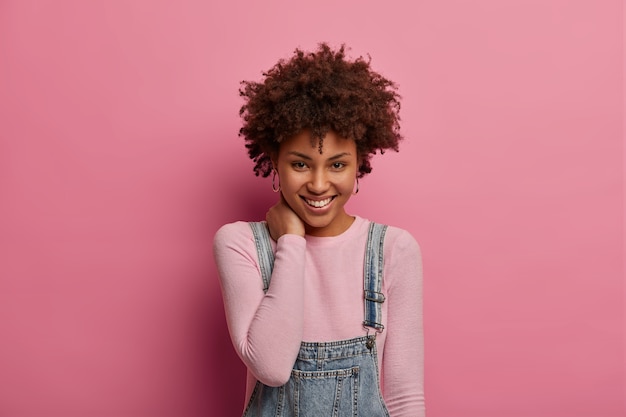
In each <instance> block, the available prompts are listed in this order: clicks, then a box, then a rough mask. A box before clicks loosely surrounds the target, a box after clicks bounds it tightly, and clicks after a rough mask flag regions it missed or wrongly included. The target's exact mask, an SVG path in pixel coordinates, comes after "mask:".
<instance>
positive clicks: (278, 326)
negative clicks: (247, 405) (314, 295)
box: [213, 222, 306, 386]
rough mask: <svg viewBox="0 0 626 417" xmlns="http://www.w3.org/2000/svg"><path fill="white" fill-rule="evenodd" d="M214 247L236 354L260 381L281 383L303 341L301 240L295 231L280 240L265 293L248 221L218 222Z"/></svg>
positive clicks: (275, 384) (285, 379) (286, 375)
mask: <svg viewBox="0 0 626 417" xmlns="http://www.w3.org/2000/svg"><path fill="white" fill-rule="evenodd" d="M213 249H214V255H215V261H216V264H217V268H218V272H219V277H220V284H221V288H222V296H223V298H224V307H225V310H226V320H227V322H228V328H229V331H230V336H231V339H232V342H233V345H234V346H235V349H236V351H237V353H238V355H239V357H240V358H241V359H242V360H243V362H244V363H245V364H246V366H247V367H248V369H249V370H250V371H251V372H252V374H253V375H254V376H255V377H256V378H257V379H258V380H259V381H261V382H262V383H264V384H266V385H269V386H280V385H283V384H284V383H286V382H287V380H288V379H289V376H290V374H291V370H292V368H293V364H294V362H295V360H296V357H297V354H298V350H299V348H300V342H301V340H302V329H303V321H304V311H303V301H304V287H303V281H304V264H305V249H306V242H305V240H304V238H303V237H301V236H297V235H294V234H285V235H282V236H281V237H279V238H278V241H277V244H276V254H275V261H274V270H273V272H272V279H271V283H270V287H269V289H268V291H267V293H265V294H264V293H263V280H262V279H261V274H260V272H259V268H258V265H257V255H256V248H255V245H254V238H253V236H252V230H251V229H250V226H249V225H248V224H247V223H245V222H237V223H231V224H227V225H225V226H222V228H220V229H219V230H218V232H217V233H216V235H215V239H214V245H213Z"/></svg>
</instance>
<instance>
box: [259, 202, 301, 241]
mask: <svg viewBox="0 0 626 417" xmlns="http://www.w3.org/2000/svg"><path fill="white" fill-rule="evenodd" d="M265 220H266V221H267V225H268V226H269V229H270V236H272V239H274V240H278V238H279V237H281V236H282V235H286V234H293V235H298V236H303V237H304V222H303V221H302V220H301V219H300V217H298V215H297V214H296V213H295V212H294V211H293V210H292V209H291V207H289V205H287V202H285V199H284V198H283V195H282V194H281V195H280V200H279V201H278V203H276V204H274V205H273V206H272V207H270V209H269V210H268V211H267V214H266V215H265Z"/></svg>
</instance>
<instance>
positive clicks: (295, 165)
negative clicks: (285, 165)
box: [291, 162, 306, 169]
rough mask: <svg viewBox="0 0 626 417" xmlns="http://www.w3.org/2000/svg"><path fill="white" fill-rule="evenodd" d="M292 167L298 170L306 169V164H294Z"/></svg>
mask: <svg viewBox="0 0 626 417" xmlns="http://www.w3.org/2000/svg"><path fill="white" fill-rule="evenodd" d="M291 166H293V167H294V168H296V169H304V168H306V164H305V163H304V162H294V163H293V164H291Z"/></svg>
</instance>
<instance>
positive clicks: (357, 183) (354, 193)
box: [352, 177, 359, 195]
mask: <svg viewBox="0 0 626 417" xmlns="http://www.w3.org/2000/svg"><path fill="white" fill-rule="evenodd" d="M358 193H359V177H356V190H354V191H353V192H352V195H357V194H358Z"/></svg>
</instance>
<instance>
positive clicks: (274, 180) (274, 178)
mask: <svg viewBox="0 0 626 417" xmlns="http://www.w3.org/2000/svg"><path fill="white" fill-rule="evenodd" d="M272 173H273V174H274V175H272V191H274V192H275V193H277V192H279V191H280V177H278V188H276V174H277V171H276V170H275V169H272Z"/></svg>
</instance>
